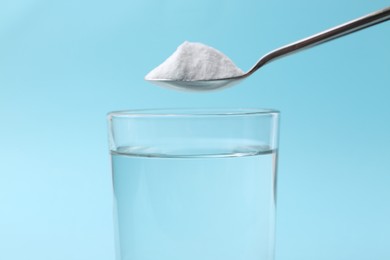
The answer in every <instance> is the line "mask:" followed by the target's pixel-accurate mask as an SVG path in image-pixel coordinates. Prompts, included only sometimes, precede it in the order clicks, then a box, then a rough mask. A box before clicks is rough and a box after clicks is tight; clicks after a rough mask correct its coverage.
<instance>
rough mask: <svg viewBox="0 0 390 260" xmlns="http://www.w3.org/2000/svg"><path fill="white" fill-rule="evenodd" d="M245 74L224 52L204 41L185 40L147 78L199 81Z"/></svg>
mask: <svg viewBox="0 0 390 260" xmlns="http://www.w3.org/2000/svg"><path fill="white" fill-rule="evenodd" d="M243 74H244V72H243V71H242V70H241V69H240V68H238V67H237V66H236V65H235V64H234V63H233V62H232V61H231V60H230V59H229V58H228V57H227V56H226V55H224V54H223V53H222V52H220V51H218V50H216V49H214V48H212V47H209V46H207V45H204V44H202V43H193V42H188V41H185V42H184V43H183V44H181V45H180V46H179V47H178V48H177V50H176V51H175V52H174V53H173V54H172V55H171V56H170V57H169V58H168V59H167V60H165V61H164V62H163V63H162V64H160V65H159V66H158V67H156V68H155V69H153V70H152V71H151V72H149V73H148V74H147V75H146V76H145V79H146V80H156V79H162V80H178V81H198V80H213V79H223V78H231V77H236V76H241V75H243Z"/></svg>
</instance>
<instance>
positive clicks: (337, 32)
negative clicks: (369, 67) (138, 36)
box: [148, 6, 390, 91]
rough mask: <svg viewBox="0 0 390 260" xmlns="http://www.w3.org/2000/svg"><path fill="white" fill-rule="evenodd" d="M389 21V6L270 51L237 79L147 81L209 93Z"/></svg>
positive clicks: (168, 86)
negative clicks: (273, 63)
mask: <svg viewBox="0 0 390 260" xmlns="http://www.w3.org/2000/svg"><path fill="white" fill-rule="evenodd" d="M389 19H390V6H389V7H386V8H384V9H381V10H379V11H376V12H373V13H370V14H368V15H366V16H363V17H360V18H357V19H355V20H352V21H349V22H347V23H344V24H341V25H339V26H336V27H333V28H330V29H328V30H325V31H322V32H320V33H317V34H314V35H312V36H310V37H307V38H304V39H302V40H299V41H296V42H293V43H291V44H288V45H285V46H283V47H281V48H278V49H276V50H274V51H271V52H269V53H267V54H266V55H264V56H263V57H262V58H260V60H259V61H258V62H257V63H256V65H255V66H253V67H252V68H251V69H250V70H249V71H248V72H246V73H245V74H243V75H241V76H238V77H232V78H222V79H210V80H198V81H178V80H169V79H153V80H150V79H149V80H148V81H149V82H151V83H153V84H156V85H158V86H162V87H167V88H173V89H177V90H185V91H209V90H216V89H221V88H226V87H230V86H232V85H235V84H237V83H239V82H240V81H242V80H244V79H245V78H247V77H249V76H250V75H252V74H253V73H254V72H255V71H256V70H258V69H259V68H260V67H262V66H264V65H265V64H268V63H270V62H271V61H274V60H276V59H278V58H282V57H285V56H287V55H290V54H293V53H296V52H298V51H301V50H304V49H309V48H311V47H314V46H317V45H319V44H322V43H324V42H328V41H331V40H334V39H336V38H339V37H341V36H345V35H347V34H350V33H353V32H356V31H359V30H361V29H365V28H367V27H370V26H372V25H376V24H379V23H381V22H384V21H387V20H389Z"/></svg>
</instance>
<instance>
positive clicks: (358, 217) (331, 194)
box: [0, 0, 390, 260]
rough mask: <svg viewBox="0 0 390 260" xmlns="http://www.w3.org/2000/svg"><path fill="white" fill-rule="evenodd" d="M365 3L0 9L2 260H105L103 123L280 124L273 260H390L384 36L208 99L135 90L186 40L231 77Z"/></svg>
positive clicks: (273, 69)
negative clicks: (169, 110)
mask: <svg viewBox="0 0 390 260" xmlns="http://www.w3.org/2000/svg"><path fill="white" fill-rule="evenodd" d="M389 5H390V2H389V1H388V0H387V1H385V0H378V1H351V0H330V1H309V0H302V1H286V0H284V1H264V0H241V1H238V0H235V1H233V0H230V1H226V0H225V1H222V0H213V1H210V0H197V1H182V0H163V1H162V0H145V1H124V0H113V1H103V0H98V1H91V0H85V1H79V0H68V1H48V0H0V119H1V123H0V156H1V157H0V259H13V260H24V259H26V260H27V259H28V260H31V259H34V260H53V259H55V260H85V259H93V260H113V259H114V244H113V231H112V215H111V213H112V198H111V179H110V164H109V156H108V151H107V150H108V146H107V138H106V136H107V133H106V130H107V129H106V118H105V115H106V113H107V112H108V111H111V110H119V109H135V108H156V107H157V108H166V107H267V108H268V107H270V108H276V109H279V110H281V112H282V120H281V132H280V134H281V137H280V146H281V148H280V165H279V166H280V167H279V187H278V219H277V221H278V227H277V248H276V259H277V260H314V259H315V260H325V259H326V260H328V259H332V260H351V259H354V260H360V259H361V260H363V259H375V260H385V259H390V246H389V245H390V244H389V243H390V223H389V219H390V203H389V200H390V188H389V187H390V116H389V113H390V102H389V99H390V47H389V46H390V22H387V23H383V24H380V25H378V26H376V27H373V28H370V29H367V30H365V31H361V32H359V33H356V34H353V35H350V36H348V37H345V38H342V39H339V40H337V41H334V42H331V43H328V44H326V45H322V46H319V47H317V48H314V49H311V50H307V51H305V52H301V53H298V54H297V55H294V56H290V57H287V58H285V59H283V60H279V61H276V62H275V63H272V64H270V65H267V66H266V67H264V69H261V71H259V72H257V73H256V74H254V75H253V76H252V77H251V78H249V79H248V80H246V81H245V82H243V83H242V84H241V85H239V86H236V87H234V88H230V89H226V90H224V91H220V92H213V93H207V94H190V93H181V92H174V91H170V90H167V89H162V88H158V87H155V86H152V85H150V84H148V83H147V82H145V81H144V80H143V76H144V75H145V74H146V73H147V72H148V71H149V70H151V69H152V68H154V67H155V66H157V65H158V64H159V63H160V62H162V61H163V60H164V59H165V58H166V57H168V56H169V55H170V54H171V53H172V52H173V51H174V50H175V48H176V46H178V45H179V44H181V43H182V42H183V41H184V40H189V41H199V42H203V43H206V44H208V45H210V46H213V47H215V48H217V49H219V50H221V51H223V52H224V53H225V54H227V55H228V56H229V57H230V58H231V59H232V60H233V61H235V63H236V64H237V65H238V66H239V67H241V68H242V69H244V70H247V69H249V68H250V67H251V66H252V65H253V64H254V63H255V62H256V60H257V59H258V58H259V57H260V56H262V55H263V54H265V53H266V52H268V51H270V50H272V49H274V48H277V47H280V46H281V45H284V44H287V43H289V42H291V41H295V40H298V39H300V38H303V37H306V36H309V35H310V34H313V33H316V32H318V31H320V30H324V29H327V28H329V27H331V26H335V25H337V24H339V23H342V22H346V21H348V20H350V19H354V18H357V17H359V16H362V15H364V14H366V13H369V12H372V11H375V10H377V9H380V8H382V7H385V6H389Z"/></svg>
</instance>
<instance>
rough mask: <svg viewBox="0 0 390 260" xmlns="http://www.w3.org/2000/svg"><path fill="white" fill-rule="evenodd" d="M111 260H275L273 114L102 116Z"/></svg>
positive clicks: (275, 148)
mask: <svg viewBox="0 0 390 260" xmlns="http://www.w3.org/2000/svg"><path fill="white" fill-rule="evenodd" d="M108 120H109V138H110V150H111V160H112V175H113V187H114V203H115V227H116V254H117V259H118V260H216V259H223V260H242V259H245V260H272V259H273V255H274V222H275V199H276V197H275V195H276V194H275V192H276V164H277V154H278V121H279V113H278V111H275V110H262V109H231V110H229V109H209V110H202V109H177V110H138V111H137V110H134V111H119V112H112V113H110V114H109V115H108Z"/></svg>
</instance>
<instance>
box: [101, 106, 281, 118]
mask: <svg viewBox="0 0 390 260" xmlns="http://www.w3.org/2000/svg"><path fill="white" fill-rule="evenodd" d="M279 113H280V112H279V111H278V110H275V109H268V108H151V109H130V110H119V111H112V112H109V113H108V114H107V116H108V117H109V118H112V117H197V116H199V117H221V116H256V115H258V116H264V115H278V114H279Z"/></svg>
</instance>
